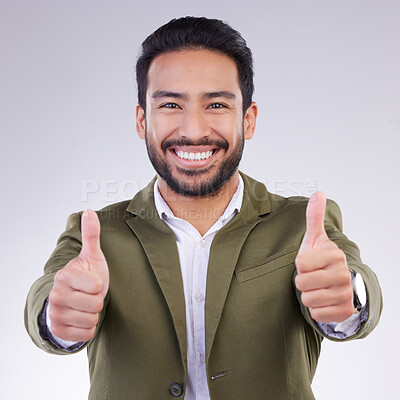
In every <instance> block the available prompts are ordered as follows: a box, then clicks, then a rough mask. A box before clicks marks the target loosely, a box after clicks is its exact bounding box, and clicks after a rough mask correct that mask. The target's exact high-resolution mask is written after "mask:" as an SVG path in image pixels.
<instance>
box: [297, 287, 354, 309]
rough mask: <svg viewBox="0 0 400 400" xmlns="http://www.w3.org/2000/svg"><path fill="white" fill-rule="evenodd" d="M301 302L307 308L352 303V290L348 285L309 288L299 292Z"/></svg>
mask: <svg viewBox="0 0 400 400" xmlns="http://www.w3.org/2000/svg"><path fill="white" fill-rule="evenodd" d="M301 302H302V303H303V304H304V305H305V306H306V307H309V308H319V307H329V306H336V305H340V304H347V303H349V304H352V302H353V291H352V290H351V288H349V287H340V288H337V287H335V288H331V289H320V290H310V291H307V292H303V293H302V294H301Z"/></svg>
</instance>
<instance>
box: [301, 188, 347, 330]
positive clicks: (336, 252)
mask: <svg viewBox="0 0 400 400" xmlns="http://www.w3.org/2000/svg"><path fill="white" fill-rule="evenodd" d="M325 207H326V198H325V194H324V193H323V192H321V191H317V192H315V193H314V194H313V195H312V196H311V198H310V200H309V202H308V205H307V211H306V222H307V227H306V233H305V235H304V238H303V241H302V243H301V245H300V249H299V252H298V254H297V257H296V268H297V276H296V278H295V284H296V287H297V289H298V290H300V291H301V292H302V294H301V301H302V303H303V304H304V305H305V306H306V307H308V308H309V310H310V313H311V317H312V318H313V319H314V320H315V321H318V322H325V323H329V322H342V321H344V320H345V319H347V318H349V317H350V316H351V315H352V314H353V312H354V306H353V288H352V285H351V274H350V270H349V269H348V267H347V262H346V256H345V254H344V252H343V251H342V250H341V249H339V248H338V246H337V245H336V244H335V243H334V242H332V241H331V240H330V239H329V237H328V235H327V234H326V232H325V227H324V215H325Z"/></svg>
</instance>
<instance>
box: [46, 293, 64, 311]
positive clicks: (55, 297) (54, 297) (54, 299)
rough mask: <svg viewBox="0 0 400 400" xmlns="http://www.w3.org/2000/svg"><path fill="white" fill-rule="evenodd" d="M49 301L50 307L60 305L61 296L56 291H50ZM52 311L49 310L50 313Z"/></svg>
mask: <svg viewBox="0 0 400 400" xmlns="http://www.w3.org/2000/svg"><path fill="white" fill-rule="evenodd" d="M49 301H50V304H51V305H52V306H53V305H58V304H61V301H62V296H61V295H60V293H59V292H58V291H57V290H52V291H51V292H50V294H49ZM52 309H53V307H51V308H50V311H52Z"/></svg>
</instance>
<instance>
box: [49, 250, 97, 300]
mask: <svg viewBox="0 0 400 400" xmlns="http://www.w3.org/2000/svg"><path fill="white" fill-rule="evenodd" d="M73 261H74V263H76V265H77V268H73V267H70V268H63V269H61V270H59V271H58V272H57V273H56V275H55V277H54V284H55V285H57V286H58V285H59V286H67V287H68V288H70V289H73V290H78V291H81V292H84V293H88V294H98V293H100V292H101V290H102V289H103V281H102V278H101V276H100V275H98V274H96V273H95V272H91V271H88V270H87V269H88V267H87V266H86V267H85V265H87V262H86V261H85V260H82V259H81V258H79V257H78V258H76V259H74V260H73ZM57 286H56V287H57Z"/></svg>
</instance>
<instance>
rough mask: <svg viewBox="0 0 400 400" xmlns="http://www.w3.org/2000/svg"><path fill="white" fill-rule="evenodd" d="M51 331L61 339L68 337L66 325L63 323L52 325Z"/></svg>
mask: <svg viewBox="0 0 400 400" xmlns="http://www.w3.org/2000/svg"><path fill="white" fill-rule="evenodd" d="M51 332H52V334H53V335H55V336H57V337H59V338H60V339H63V338H66V327H65V326H64V325H62V324H59V323H55V324H54V325H52V326H51Z"/></svg>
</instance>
